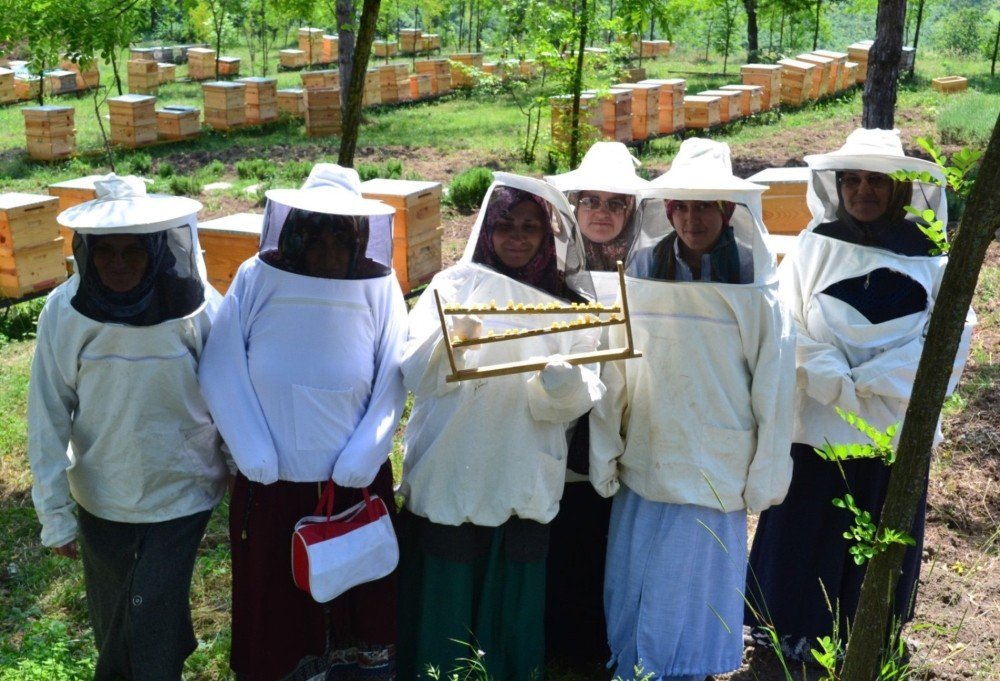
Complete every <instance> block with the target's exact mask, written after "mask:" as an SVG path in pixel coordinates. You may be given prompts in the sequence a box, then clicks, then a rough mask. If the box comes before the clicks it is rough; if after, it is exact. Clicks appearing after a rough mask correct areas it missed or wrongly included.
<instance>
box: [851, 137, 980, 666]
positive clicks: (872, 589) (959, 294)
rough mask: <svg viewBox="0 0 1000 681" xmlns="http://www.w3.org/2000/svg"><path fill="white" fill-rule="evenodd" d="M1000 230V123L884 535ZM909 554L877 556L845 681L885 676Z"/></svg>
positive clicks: (906, 491)
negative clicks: (894, 601)
mask: <svg viewBox="0 0 1000 681" xmlns="http://www.w3.org/2000/svg"><path fill="white" fill-rule="evenodd" d="M998 227H1000V119H998V121H997V123H995V124H994V126H993V135H992V136H991V138H990V143H989V148H988V149H987V150H986V155H985V156H984V157H983V159H982V165H981V166H980V171H979V177H978V178H976V183H975V185H974V186H973V187H972V192H971V194H970V195H969V201H968V203H967V204H966V209H965V213H964V215H963V216H962V221H961V223H960V225H959V230H958V235H957V236H956V238H955V242H954V243H953V244H952V247H951V251H950V253H949V256H948V266H947V268H946V269H945V272H944V278H943V280H942V282H941V290H940V292H939V293H938V297H937V301H936V302H935V304H934V312H933V313H932V315H931V321H930V325H929V327H928V329H927V340H926V343H925V344H924V351H923V353H922V354H921V356H920V364H919V366H918V367H917V376H916V379H915V380H914V382H913V390H912V393H911V394H912V399H911V401H910V404H909V407H908V408H907V410H906V416H905V419H904V422H903V431H902V433H900V437H899V447H898V450H897V455H896V463H895V464H894V465H893V467H892V472H891V474H890V477H889V488H888V491H887V494H886V500H885V506H884V507H883V510H882V521H881V523H880V524H879V532H881V531H882V530H883V528H897V529H898V528H908V527H911V526H912V525H913V519H914V516H915V514H916V510H917V504H918V503H919V501H920V497H921V494H922V493H923V488H924V482H925V481H926V479H927V471H928V469H929V467H930V457H931V447H932V446H933V443H934V433H935V431H936V429H937V422H938V418H939V416H940V414H941V405H942V403H943V402H944V398H945V393H946V392H947V387H948V380H949V378H950V376H951V369H952V365H953V363H954V360H955V355H956V354H957V351H958V344H959V341H960V339H961V336H962V330H963V328H964V325H965V314H966V310H968V308H969V305H970V303H971V302H972V294H973V292H974V291H975V288H976V281H977V279H978V278H979V271H980V269H981V268H982V266H983V259H984V258H985V257H986V249H987V248H988V247H989V245H990V242H992V241H993V238H994V233H995V232H996V230H997V228H998ZM904 550H905V547H903V546H901V545H899V544H893V545H892V548H891V549H890V550H888V551H886V552H885V553H882V554H880V555H878V556H876V557H875V558H874V559H873V560H872V562H871V563H870V564H869V566H868V570H867V572H866V573H865V581H864V584H863V585H862V587H861V600H860V602H859V603H858V612H857V615H856V617H855V620H854V626H853V627H852V629H851V637H850V640H849V641H848V644H847V654H846V657H845V658H844V668H843V671H842V676H841V678H844V679H852V680H855V681H865V680H866V679H874V678H876V676H877V675H878V670H879V665H880V660H879V654H880V652H881V651H882V648H883V645H884V642H885V633H886V626H887V622H888V619H889V604H888V603H887V602H886V594H891V593H892V592H893V590H894V589H895V585H896V581H897V578H898V576H899V572H900V570H901V566H902V561H903V553H904Z"/></svg>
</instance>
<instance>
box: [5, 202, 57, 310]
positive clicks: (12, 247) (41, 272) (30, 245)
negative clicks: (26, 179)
mask: <svg viewBox="0 0 1000 681" xmlns="http://www.w3.org/2000/svg"><path fill="white" fill-rule="evenodd" d="M58 212H59V200H58V199H56V198H55V197H52V196H39V195H37V194H19V193H10V194H0V295H2V296H5V297H8V298H20V297H21V296H24V295H26V294H29V293H32V292H35V291H45V290H48V289H51V288H53V287H55V286H56V285H58V284H59V283H61V282H62V281H64V280H65V279H66V260H65V256H64V255H63V239H62V237H60V236H59V227H58V224H57V223H56V215H57V214H58Z"/></svg>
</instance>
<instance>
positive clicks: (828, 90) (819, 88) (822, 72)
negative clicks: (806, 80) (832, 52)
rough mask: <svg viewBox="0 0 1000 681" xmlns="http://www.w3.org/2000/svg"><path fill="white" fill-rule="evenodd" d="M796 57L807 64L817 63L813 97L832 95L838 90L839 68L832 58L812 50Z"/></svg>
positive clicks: (814, 74)
mask: <svg viewBox="0 0 1000 681" xmlns="http://www.w3.org/2000/svg"><path fill="white" fill-rule="evenodd" d="M795 59H796V60H797V61H802V62H805V63H807V64H815V65H816V70H815V71H814V73H813V84H812V92H811V94H810V96H811V97H812V98H813V99H819V98H820V97H825V96H826V95H832V94H835V93H836V92H837V82H836V80H834V78H835V76H836V75H837V69H836V68H835V67H834V64H833V60H832V59H830V58H829V57H822V56H820V55H818V54H813V53H811V52H807V53H805V54H800V55H798V56H797V57H795Z"/></svg>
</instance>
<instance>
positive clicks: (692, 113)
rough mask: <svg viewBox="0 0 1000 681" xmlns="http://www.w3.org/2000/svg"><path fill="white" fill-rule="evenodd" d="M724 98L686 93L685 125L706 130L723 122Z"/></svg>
mask: <svg viewBox="0 0 1000 681" xmlns="http://www.w3.org/2000/svg"><path fill="white" fill-rule="evenodd" d="M721 111H722V98H721V97H709V96H705V95H685V97H684V126H685V127H687V128H698V129H700V130H704V129H707V128H712V127H715V126H716V125H719V123H721V122H722V113H721Z"/></svg>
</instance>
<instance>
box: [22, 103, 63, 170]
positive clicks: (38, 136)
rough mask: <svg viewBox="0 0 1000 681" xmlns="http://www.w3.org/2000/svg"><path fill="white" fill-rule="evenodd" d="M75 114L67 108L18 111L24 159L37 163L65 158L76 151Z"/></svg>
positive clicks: (36, 107)
mask: <svg viewBox="0 0 1000 681" xmlns="http://www.w3.org/2000/svg"><path fill="white" fill-rule="evenodd" d="M75 113H76V110H75V109H74V108H73V107H71V106H52V105H48V106H30V107H25V108H23V109H21V115H22V116H23V117H24V134H25V137H26V138H27V143H28V156H30V157H31V158H33V159H35V160H37V161H57V160H60V159H65V158H69V157H70V156H72V155H73V152H75V151H76V128H74V127H73V119H74V115H75Z"/></svg>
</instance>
